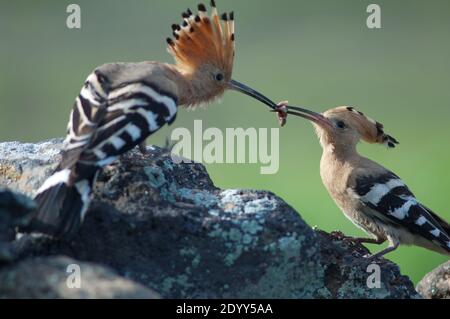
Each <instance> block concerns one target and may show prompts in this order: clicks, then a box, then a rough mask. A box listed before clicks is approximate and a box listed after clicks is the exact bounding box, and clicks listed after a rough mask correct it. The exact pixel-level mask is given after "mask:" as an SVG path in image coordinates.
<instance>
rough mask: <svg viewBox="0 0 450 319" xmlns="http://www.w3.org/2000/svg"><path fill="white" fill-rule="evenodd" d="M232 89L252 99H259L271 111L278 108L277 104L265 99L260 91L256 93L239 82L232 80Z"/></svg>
mask: <svg viewBox="0 0 450 319" xmlns="http://www.w3.org/2000/svg"><path fill="white" fill-rule="evenodd" d="M230 89H231V90H234V91H238V92H241V93H244V94H245V95H248V96H251V97H252V98H254V99H257V100H258V101H260V102H262V103H264V104H265V105H267V106H268V107H270V108H271V109H276V108H277V104H276V103H275V102H273V101H272V100H270V99H269V98H267V97H265V96H264V95H262V94H261V93H259V92H258V91H255V90H253V89H252V88H250V87H248V86H247V85H245V84H242V83H239V82H238V81H235V80H230Z"/></svg>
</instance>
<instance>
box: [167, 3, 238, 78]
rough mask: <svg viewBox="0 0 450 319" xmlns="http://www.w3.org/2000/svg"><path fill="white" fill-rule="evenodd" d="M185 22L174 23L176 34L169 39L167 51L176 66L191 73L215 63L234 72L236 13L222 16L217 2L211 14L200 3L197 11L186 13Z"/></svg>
mask: <svg viewBox="0 0 450 319" xmlns="http://www.w3.org/2000/svg"><path fill="white" fill-rule="evenodd" d="M182 17H183V23H182V24H181V25H178V24H174V25H172V30H173V37H174V39H172V38H168V39H167V43H168V51H169V53H170V54H171V55H172V56H173V57H174V59H175V61H176V63H177V66H178V67H179V68H181V69H182V70H185V71H186V72H192V71H194V70H195V69H196V68H198V67H199V66H200V65H202V64H203V63H213V64H215V65H216V66H218V67H220V68H221V69H223V70H226V71H227V72H229V74H231V72H232V68H233V62H234V48H235V45H234V39H235V35H234V13H233V12H231V13H230V14H227V13H224V14H222V15H221V16H220V17H219V13H218V11H217V8H216V4H215V1H214V0H212V1H211V14H210V15H208V12H207V10H206V7H205V5H203V4H199V5H198V13H197V14H194V13H193V12H192V11H191V10H190V9H188V10H187V11H186V12H183V14H182Z"/></svg>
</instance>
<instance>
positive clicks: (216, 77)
mask: <svg viewBox="0 0 450 319" xmlns="http://www.w3.org/2000/svg"><path fill="white" fill-rule="evenodd" d="M215 79H216V81H218V82H222V80H223V74H222V73H217V74H216V76H215Z"/></svg>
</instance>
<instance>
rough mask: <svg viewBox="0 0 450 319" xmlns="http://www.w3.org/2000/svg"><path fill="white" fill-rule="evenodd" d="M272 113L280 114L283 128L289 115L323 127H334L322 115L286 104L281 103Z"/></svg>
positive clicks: (279, 117)
mask: <svg viewBox="0 0 450 319" xmlns="http://www.w3.org/2000/svg"><path fill="white" fill-rule="evenodd" d="M272 112H277V113H278V119H279V121H280V124H281V126H284V125H285V124H286V120H287V116H288V115H294V116H298V117H302V118H304V119H307V120H309V121H311V122H314V123H316V124H317V125H319V126H322V127H333V125H332V123H331V122H330V121H329V120H328V119H327V118H326V117H325V116H323V115H322V114H320V113H317V112H314V111H310V110H307V109H305V108H302V107H298V106H290V105H287V103H286V102H281V103H279V104H278V105H277V108H276V109H275V110H273V111H272Z"/></svg>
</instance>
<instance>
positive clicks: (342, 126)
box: [336, 121, 347, 129]
mask: <svg viewBox="0 0 450 319" xmlns="http://www.w3.org/2000/svg"><path fill="white" fill-rule="evenodd" d="M336 126H337V127H338V128H340V129H345V128H346V127H347V125H345V123H344V122H342V121H337V122H336Z"/></svg>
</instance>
